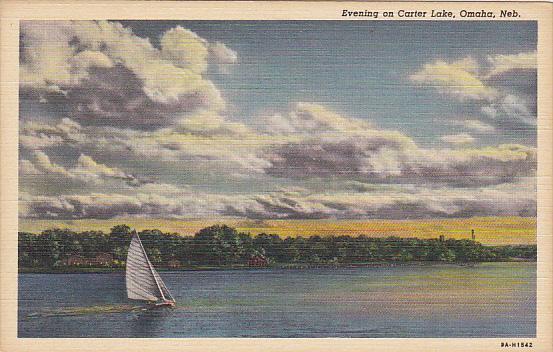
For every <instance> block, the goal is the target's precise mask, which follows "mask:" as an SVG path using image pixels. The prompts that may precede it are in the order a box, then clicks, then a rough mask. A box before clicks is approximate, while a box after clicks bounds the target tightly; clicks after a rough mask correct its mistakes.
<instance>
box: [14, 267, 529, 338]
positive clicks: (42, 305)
mask: <svg viewBox="0 0 553 352" xmlns="http://www.w3.org/2000/svg"><path fill="white" fill-rule="evenodd" d="M161 275H162V277H163V279H164V281H165V283H166V284H167V286H168V287H169V289H170V290H171V291H172V292H173V295H174V296H175V298H176V300H177V304H178V306H177V308H176V309H174V310H160V311H155V312H139V311H137V309H136V308H133V306H136V303H133V302H129V301H128V300H127V299H126V296H125V281H124V275H123V273H110V274H21V275H19V337H501V336H517V337H532V336H535V325H536V265H535V263H485V264H480V265H477V266H474V267H469V266H453V265H435V266H416V265H412V266H411V265H409V266H396V267H379V268H353V269H350V268H341V269H306V270H280V269H274V270H273V269H267V270H236V271H186V272H185V271H179V272H162V273H161ZM106 309H108V310H111V311H112V312H110V313H107V312H105V310H106ZM103 311H104V312H103Z"/></svg>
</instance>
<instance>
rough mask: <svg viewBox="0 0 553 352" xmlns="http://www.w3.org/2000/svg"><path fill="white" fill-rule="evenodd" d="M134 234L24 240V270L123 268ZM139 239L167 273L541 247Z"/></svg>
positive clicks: (507, 254)
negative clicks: (87, 263) (81, 263)
mask: <svg viewBox="0 0 553 352" xmlns="http://www.w3.org/2000/svg"><path fill="white" fill-rule="evenodd" d="M132 234H133V230H132V229H131V228H130V227H129V226H127V225H117V226H114V227H113V228H112V229H111V231H110V232H109V233H104V232H102V231H83V232H75V231H71V230H68V229H50V230H45V231H42V232H41V233H40V234H33V233H27V232H20V233H19V241H18V248H19V255H18V258H19V266H20V267H22V268H56V267H63V266H64V265H67V258H70V257H71V256H82V257H85V258H94V257H95V256H97V255H99V254H105V253H109V254H110V256H111V257H112V258H113V260H112V261H110V264H108V265H107V266H110V267H124V265H125V259H126V255H127V249H128V246H129V243H130V240H131V236H132ZM138 234H139V236H140V238H141V240H142V243H143V245H144V248H145V250H146V252H147V254H148V256H149V258H150V261H151V262H152V263H153V264H154V265H156V266H160V267H163V266H166V265H167V263H169V262H171V261H178V262H179V263H181V264H182V266H184V267H186V266H228V265H240V264H242V265H245V264H247V263H248V260H250V259H251V258H252V257H254V256H258V257H262V258H264V259H266V260H267V262H268V263H269V264H355V263H368V262H381V261H403V262H409V261H438V262H484V261H505V260H512V259H515V258H518V259H526V260H535V259H536V256H537V248H536V245H518V246H484V245H482V244H481V243H479V242H476V241H473V240H455V239H443V238H441V239H418V238H399V237H387V238H370V237H367V236H364V235H360V236H356V237H352V236H347V235H337V236H324V237H321V236H311V237H307V238H305V237H287V238H284V239H283V238H281V237H280V236H278V235H275V234H265V233H261V234H258V235H255V236H252V235H250V234H249V233H244V232H239V231H237V230H236V229H234V228H232V227H229V226H226V225H214V226H210V227H207V228H204V229H202V230H200V231H198V232H197V233H196V234H195V235H194V236H191V237H185V236H180V235H179V234H176V233H163V232H161V231H159V230H144V231H140V232H139V233H138Z"/></svg>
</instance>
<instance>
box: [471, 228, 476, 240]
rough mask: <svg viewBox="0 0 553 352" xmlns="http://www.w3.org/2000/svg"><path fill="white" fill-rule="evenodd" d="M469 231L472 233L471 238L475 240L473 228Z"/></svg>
mask: <svg viewBox="0 0 553 352" xmlns="http://www.w3.org/2000/svg"><path fill="white" fill-rule="evenodd" d="M471 233H472V240H473V241H476V235H475V234H474V229H472V230H471Z"/></svg>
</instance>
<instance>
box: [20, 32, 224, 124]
mask: <svg viewBox="0 0 553 352" xmlns="http://www.w3.org/2000/svg"><path fill="white" fill-rule="evenodd" d="M21 33H22V40H21V46H22V56H21V73H20V75H21V76H20V81H21V94H22V97H23V98H26V99H36V100H37V101H38V100H41V101H43V102H45V103H46V104H57V105H61V106H65V107H66V110H67V111H69V114H70V117H71V118H73V119H74V120H76V121H78V122H79V123H81V124H84V125H101V126H125V127H128V128H136V129H144V130H151V129H157V128H161V127H164V126H169V125H172V124H174V123H176V122H178V121H179V120H181V119H183V118H184V117H186V116H187V115H189V114H191V113H194V112H196V111H198V110H205V109H209V110H212V111H220V110H222V109H223V108H224V106H225V102H224V100H223V99H222V97H221V95H220V92H219V91H218V89H217V88H216V87H215V85H214V84H213V82H211V81H210V80H209V79H207V78H206V77H205V75H204V73H205V71H206V69H207V65H208V56H209V45H210V44H209V43H208V42H207V41H205V40H204V39H202V38H200V37H199V36H197V35H196V34H195V33H193V32H191V31H189V30H187V29H184V28H182V27H175V28H173V29H171V30H169V31H167V32H166V33H164V34H163V36H162V38H161V48H159V49H158V48H156V47H154V46H153V45H152V44H151V43H150V42H149V41H148V40H147V39H143V38H140V37H137V36H135V35H134V34H133V33H132V32H131V31H130V30H129V29H126V28H124V27H123V26H122V25H121V24H119V23H114V22H105V21H99V22H91V21H76V22H63V21H51V22H48V21H40V22H39V21H23V22H22V24H21ZM227 49H228V48H227ZM220 50H222V49H220ZM220 50H219V51H220ZM229 50H230V49H229Z"/></svg>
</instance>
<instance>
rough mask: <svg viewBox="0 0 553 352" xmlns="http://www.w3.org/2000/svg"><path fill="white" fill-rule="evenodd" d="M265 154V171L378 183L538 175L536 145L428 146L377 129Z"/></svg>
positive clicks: (495, 180) (482, 181) (469, 182)
mask: <svg viewBox="0 0 553 352" xmlns="http://www.w3.org/2000/svg"><path fill="white" fill-rule="evenodd" d="M323 111H324V110H323ZM314 120H316V121H317V119H316V118H315V119H314ZM340 126H343V125H342V124H341V125H340ZM348 131H349V130H348ZM470 138H471V136H469V135H467V136H465V135H460V136H459V135H457V136H455V137H452V136H449V137H447V138H446V140H447V141H448V142H451V143H456V144H458V143H459V142H463V143H467V142H470ZM266 158H267V160H268V161H269V162H270V166H269V167H267V168H265V172H266V173H268V174H269V175H272V176H276V177H287V178H295V179H305V178H309V177H320V178H332V177H340V178H352V179H356V180H362V181H364V182H373V183H416V184H424V183H431V184H449V185H452V186H464V187H466V186H478V185H489V184H500V183H506V182H512V181H513V180H514V179H516V178H517V177H525V176H533V175H535V171H536V164H537V157H536V150H535V148H531V147H526V146H522V145H499V146H497V147H485V148H479V149H478V148H472V149H459V150H456V149H440V150H434V149H424V148H420V147H418V146H417V145H416V144H415V143H414V142H413V141H412V140H411V139H410V138H409V137H407V136H405V135H403V134H401V133H399V132H397V131H386V130H378V129H364V130H363V131H362V132H361V131H359V133H350V134H347V133H346V134H335V135H333V136H332V137H328V136H325V135H324V134H323V135H322V136H321V137H316V138H315V137H311V138H304V139H302V140H300V141H294V142H289V143H284V144H282V145H278V146H274V148H272V149H271V151H270V152H268V153H267V155H266Z"/></svg>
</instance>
